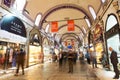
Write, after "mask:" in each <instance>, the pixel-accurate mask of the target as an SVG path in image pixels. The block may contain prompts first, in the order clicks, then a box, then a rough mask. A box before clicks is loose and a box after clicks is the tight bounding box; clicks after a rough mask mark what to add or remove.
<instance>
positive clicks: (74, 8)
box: [25, 0, 102, 41]
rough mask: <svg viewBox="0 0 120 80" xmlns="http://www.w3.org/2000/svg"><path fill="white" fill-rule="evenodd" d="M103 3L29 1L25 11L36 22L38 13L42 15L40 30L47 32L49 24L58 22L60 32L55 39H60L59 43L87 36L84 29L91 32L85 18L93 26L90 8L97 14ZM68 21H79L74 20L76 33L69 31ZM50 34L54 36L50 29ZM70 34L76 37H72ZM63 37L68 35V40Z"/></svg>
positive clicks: (88, 0)
mask: <svg viewBox="0 0 120 80" xmlns="http://www.w3.org/2000/svg"><path fill="white" fill-rule="evenodd" d="M101 3H102V2H101V0H35V1H34V0H28V1H27V4H26V7H25V9H26V10H27V11H28V12H29V16H30V17H31V18H32V19H33V20H35V18H36V16H37V14H38V13H41V14H42V19H41V21H40V26H39V29H43V30H45V29H46V26H47V24H49V22H51V21H58V27H59V31H58V32H57V33H56V34H55V35H54V37H55V39H57V38H58V37H59V41H60V40H62V39H63V40H66V39H74V40H77V39H78V38H76V35H77V36H78V37H79V36H81V35H82V36H84V35H86V33H85V32H84V31H83V27H84V28H85V30H86V31H88V30H89V26H88V25H87V23H86V21H85V19H84V18H85V16H86V17H87V18H88V19H89V21H90V23H91V24H92V22H93V21H94V19H93V17H92V15H91V13H90V11H89V9H88V7H89V6H91V7H93V8H94V10H95V13H96V14H97V13H98V11H99V10H100V7H101ZM67 19H78V20H74V23H75V31H73V32H68V31H67V22H66V20H67ZM61 20H62V21H61ZM48 33H49V34H52V33H51V28H49V30H48ZM66 33H68V34H66ZM70 34H76V35H72V36H71V35H70ZM63 35H66V39H65V37H64V38H62V37H63ZM73 36H75V37H73Z"/></svg>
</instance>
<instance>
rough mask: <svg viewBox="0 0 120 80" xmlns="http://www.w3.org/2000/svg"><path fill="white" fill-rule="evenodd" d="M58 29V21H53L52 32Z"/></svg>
mask: <svg viewBox="0 0 120 80" xmlns="http://www.w3.org/2000/svg"><path fill="white" fill-rule="evenodd" d="M57 31H58V22H57V21H54V22H51V32H57Z"/></svg>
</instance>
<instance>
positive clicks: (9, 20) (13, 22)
mask: <svg viewBox="0 0 120 80" xmlns="http://www.w3.org/2000/svg"><path fill="white" fill-rule="evenodd" d="M0 27H1V29H2V30H5V31H8V32H10V33H13V34H16V35H20V36H22V37H26V29H25V26H24V24H23V22H22V21H21V20H20V19H19V18H17V17H15V16H12V15H5V16H4V17H3V18H2V20H1V22H0Z"/></svg>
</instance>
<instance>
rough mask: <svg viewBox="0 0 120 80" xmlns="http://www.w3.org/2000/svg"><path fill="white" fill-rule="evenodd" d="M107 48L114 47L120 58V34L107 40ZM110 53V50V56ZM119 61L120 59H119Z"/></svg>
mask: <svg viewBox="0 0 120 80" xmlns="http://www.w3.org/2000/svg"><path fill="white" fill-rule="evenodd" d="M107 46H108V48H109V47H112V48H113V49H114V50H115V51H116V52H117V53H118V54H117V55H118V57H120V50H119V47H120V42H119V34H116V35H115V36H113V37H111V38H109V39H108V40H107ZM110 53H111V52H110V51H109V50H108V54H109V56H110ZM118 59H119V58H118ZM119 62H120V59H119Z"/></svg>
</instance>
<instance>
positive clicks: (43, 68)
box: [0, 61, 100, 80]
mask: <svg viewBox="0 0 120 80" xmlns="http://www.w3.org/2000/svg"><path fill="white" fill-rule="evenodd" d="M94 70H95V69H92V68H89V66H88V65H87V64H86V63H81V64H80V63H79V61H78V62H77V64H76V65H74V72H73V73H68V65H64V66H63V67H62V68H61V69H59V65H58V63H57V62H54V63H53V62H46V63H44V64H38V65H35V66H31V67H29V68H26V69H25V75H21V72H20V73H19V76H14V73H15V72H14V71H12V72H11V73H7V74H4V75H1V76H0V80H100V79H98V78H97V76H96V75H95V71H94Z"/></svg>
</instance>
